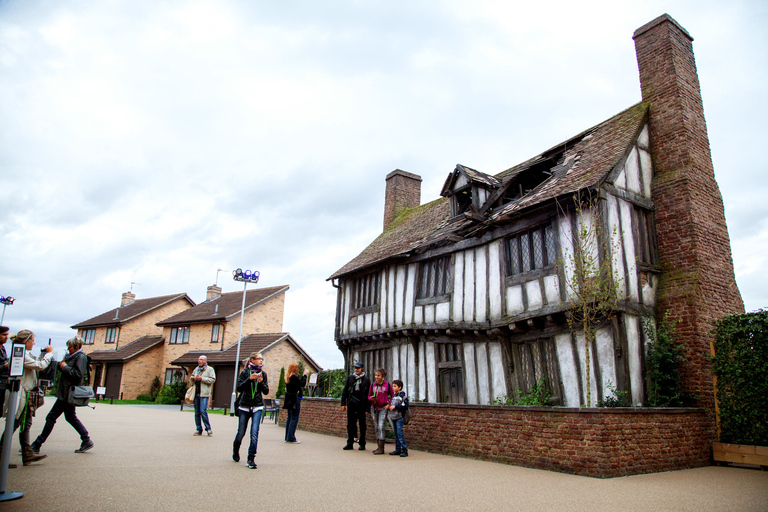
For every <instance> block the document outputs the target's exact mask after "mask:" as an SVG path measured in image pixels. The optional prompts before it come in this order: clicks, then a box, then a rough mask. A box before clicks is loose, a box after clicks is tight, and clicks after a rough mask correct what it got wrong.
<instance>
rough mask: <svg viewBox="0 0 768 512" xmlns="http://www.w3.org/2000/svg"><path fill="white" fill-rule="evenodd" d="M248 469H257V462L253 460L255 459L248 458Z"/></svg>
mask: <svg viewBox="0 0 768 512" xmlns="http://www.w3.org/2000/svg"><path fill="white" fill-rule="evenodd" d="M247 466H248V469H256V463H255V462H253V459H248V464H247Z"/></svg>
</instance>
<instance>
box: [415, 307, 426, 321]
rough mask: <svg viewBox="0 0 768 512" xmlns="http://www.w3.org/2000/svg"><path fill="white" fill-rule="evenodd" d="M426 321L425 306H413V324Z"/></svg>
mask: <svg viewBox="0 0 768 512" xmlns="http://www.w3.org/2000/svg"><path fill="white" fill-rule="evenodd" d="M423 323H424V306H416V307H415V308H413V324H414V325H421V324H423Z"/></svg>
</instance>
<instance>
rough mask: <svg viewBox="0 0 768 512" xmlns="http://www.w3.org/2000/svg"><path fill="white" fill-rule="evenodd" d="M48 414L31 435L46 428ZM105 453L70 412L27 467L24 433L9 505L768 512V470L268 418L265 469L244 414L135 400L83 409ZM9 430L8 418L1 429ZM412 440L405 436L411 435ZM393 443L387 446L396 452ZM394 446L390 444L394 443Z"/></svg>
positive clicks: (263, 438)
mask: <svg viewBox="0 0 768 512" xmlns="http://www.w3.org/2000/svg"><path fill="white" fill-rule="evenodd" d="M51 405H52V400H50V399H46V405H45V407H43V409H42V410H41V411H39V412H38V414H37V417H36V418H35V424H34V425H33V426H32V434H33V435H37V434H38V433H39V432H40V430H41V429H42V424H43V421H44V418H45V414H46V413H47V412H48V409H49V408H50V406H51ZM78 414H79V416H80V418H81V419H82V420H83V423H84V424H85V425H86V427H87V428H88V429H89V431H90V432H91V435H92V437H93V440H94V442H95V443H96V446H95V448H94V449H93V450H91V451H90V452H87V453H84V454H75V453H73V451H74V449H75V448H77V447H78V446H79V444H80V441H79V438H78V436H77V434H76V432H75V431H74V429H73V428H72V427H71V426H69V424H67V423H66V422H65V421H64V417H63V416H62V417H61V418H60V419H59V422H58V423H57V424H56V428H55V429H54V431H53V433H52V434H51V437H50V438H49V439H48V442H47V443H46V444H45V445H44V446H43V449H42V453H46V454H48V458H46V459H45V460H43V461H41V462H39V463H36V464H34V465H31V466H26V467H22V466H21V456H20V454H19V453H18V438H17V437H16V438H14V444H13V452H12V455H11V462H15V463H18V464H19V468H18V469H11V470H10V471H9V476H8V481H7V484H6V491H20V492H23V493H24V496H23V497H22V498H21V499H18V500H15V501H9V502H5V503H0V510H3V511H6V510H8V511H15V510H24V511H30V510H44V511H57V510H73V511H74V510H77V511H79V512H82V511H92V510H98V511H102V510H103V511H112V510H130V511H141V510H153V511H157V510H163V511H166V510H184V511H191V510H205V511H218V510H228V509H229V510H246V509H248V510H258V511H268V510H305V511H312V512H315V511H326V510H333V511H336V510H341V511H348V510H353V509H354V510H375V511H386V510H389V509H393V510H398V509H399V510H403V511H409V510H472V511H477V510H563V511H565V510H568V511H574V510H575V511H578V510H584V511H596V510H612V511H613V510H643V511H649V510H675V511H684V510H691V511H704V510H739V511H758V510H760V511H765V510H768V471H757V470H752V469H741V468H731V467H707V468H699V469H692V470H687V471H675V472H668V473H658V474H651V475H640V476H633V477H626V478H615V479H610V480H599V479H593V478H587V477H580V476H573V475H564V474H561V473H554V472H550V471H541V470H535V469H525V468H519V467H515V466H505V465H501V464H495V463H491V462H480V461H475V460H469V459H462V458H456V457H448V456H444V455H435V454H430V453H425V452H418V451H411V452H410V457H408V458H402V459H401V458H400V457H390V456H389V455H380V456H374V455H372V454H371V452H370V451H367V452H359V451H357V450H354V451H343V450H341V447H342V446H343V445H344V441H343V440H341V439H339V438H336V437H331V436H324V435H319V434H312V433H308V432H301V431H299V432H298V433H297V437H298V438H299V439H300V440H301V444H298V445H294V444H286V443H284V442H283V439H284V429H283V428H281V427H278V426H277V425H275V424H274V423H269V422H264V424H263V425H262V428H261V433H260V439H259V454H258V455H257V457H256V462H257V464H258V466H259V468H258V469H256V470H249V469H247V468H246V467H245V454H246V450H247V443H246V444H245V445H244V446H243V449H242V452H241V456H242V460H241V462H240V463H239V464H237V463H235V462H233V461H232V459H231V458H230V457H231V449H232V439H233V438H234V435H235V431H236V419H235V418H233V417H230V416H222V415H211V424H212V427H213V432H214V435H213V436H212V437H210V438H209V437H206V436H203V437H193V436H192V433H193V432H194V420H193V416H192V413H191V412H187V411H185V412H180V411H179V410H178V408H177V409H176V410H174V409H168V408H166V409H163V408H150V407H136V406H126V405H108V404H99V405H96V409H95V410H92V409H86V408H80V409H78ZM2 424H4V422H3V421H2V420H0V425H2ZM406 435H407V429H406ZM389 446H390V445H388V448H389ZM390 450H391V448H390Z"/></svg>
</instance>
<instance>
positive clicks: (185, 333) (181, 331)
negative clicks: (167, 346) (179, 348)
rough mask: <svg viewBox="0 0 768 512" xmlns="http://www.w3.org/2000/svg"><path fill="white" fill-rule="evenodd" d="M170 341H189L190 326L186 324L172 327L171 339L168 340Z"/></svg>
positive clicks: (175, 342)
mask: <svg viewBox="0 0 768 512" xmlns="http://www.w3.org/2000/svg"><path fill="white" fill-rule="evenodd" d="M168 343H171V344H177V343H189V326H188V325H186V326H184V327H174V328H172V329H171V339H170V340H168Z"/></svg>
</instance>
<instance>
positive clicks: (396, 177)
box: [384, 169, 421, 229]
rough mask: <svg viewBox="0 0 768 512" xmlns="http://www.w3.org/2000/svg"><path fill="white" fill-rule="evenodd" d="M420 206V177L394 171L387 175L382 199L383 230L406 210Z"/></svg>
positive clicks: (398, 170)
mask: <svg viewBox="0 0 768 512" xmlns="http://www.w3.org/2000/svg"><path fill="white" fill-rule="evenodd" d="M420 204H421V176H419V175H418V174H411V173H410V172H405V171H401V170H400V169H395V170H394V171H392V172H391V173H389V174H387V190H386V195H385V197H384V229H387V226H389V225H390V224H391V223H392V221H393V220H395V218H396V217H397V216H398V215H400V213H401V212H402V211H403V210H404V209H406V208H415V207H416V206H419V205H420Z"/></svg>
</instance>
